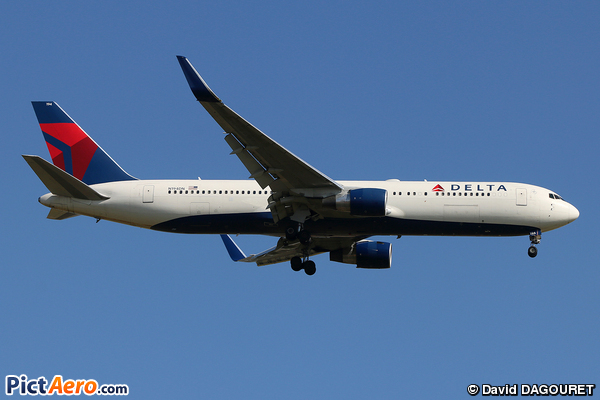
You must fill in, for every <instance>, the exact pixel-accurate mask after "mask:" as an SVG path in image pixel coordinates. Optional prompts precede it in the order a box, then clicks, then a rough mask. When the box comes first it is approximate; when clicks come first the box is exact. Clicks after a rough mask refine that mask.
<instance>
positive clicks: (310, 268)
mask: <svg viewBox="0 0 600 400" xmlns="http://www.w3.org/2000/svg"><path fill="white" fill-rule="evenodd" d="M304 272H306V275H314V274H315V272H317V265H316V264H315V262H314V261H310V260H308V261H306V262H305V263H304Z"/></svg>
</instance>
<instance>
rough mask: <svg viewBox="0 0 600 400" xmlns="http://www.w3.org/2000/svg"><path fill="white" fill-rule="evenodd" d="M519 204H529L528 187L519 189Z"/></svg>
mask: <svg viewBox="0 0 600 400" xmlns="http://www.w3.org/2000/svg"><path fill="white" fill-rule="evenodd" d="M517 205H518V206H526V205H527V189H517Z"/></svg>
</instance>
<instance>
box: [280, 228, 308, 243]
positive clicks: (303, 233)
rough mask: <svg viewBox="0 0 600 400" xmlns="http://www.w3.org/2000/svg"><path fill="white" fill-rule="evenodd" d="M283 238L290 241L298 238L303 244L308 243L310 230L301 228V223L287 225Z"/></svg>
mask: <svg viewBox="0 0 600 400" xmlns="http://www.w3.org/2000/svg"><path fill="white" fill-rule="evenodd" d="M285 238H286V239H287V240H288V241H290V242H291V241H292V240H296V239H298V241H299V242H300V243H302V244H304V245H309V244H310V242H312V238H311V236H310V232H309V231H307V230H306V229H302V225H298V226H294V225H291V226H288V227H287V228H286V230H285Z"/></svg>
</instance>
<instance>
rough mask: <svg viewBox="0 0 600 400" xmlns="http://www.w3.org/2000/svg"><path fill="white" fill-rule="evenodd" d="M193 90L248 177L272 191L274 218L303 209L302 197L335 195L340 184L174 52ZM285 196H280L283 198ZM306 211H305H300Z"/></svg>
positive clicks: (338, 190)
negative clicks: (246, 115) (231, 103)
mask: <svg viewBox="0 0 600 400" xmlns="http://www.w3.org/2000/svg"><path fill="white" fill-rule="evenodd" d="M177 59H178V60H179V64H180V65H181V69H182V70H183V73H184V75H185V77H186V79H187V81H188V84H189V86H190V89H191V90H192V93H193V94H194V96H195V97H196V99H197V100H198V101H199V102H200V104H202V106H203V107H204V108H205V109H206V111H208V113H209V114H210V115H211V116H212V117H213V118H214V120H215V121H216V122H217V123H218V124H219V125H220V126H221V128H223V130H224V131H225V134H226V136H225V141H226V142H227V143H228V144H229V146H230V147H231V150H232V152H231V154H235V155H237V156H238V158H239V159H240V161H242V163H243V164H244V166H245V167H246V169H248V172H249V173H250V178H253V179H255V180H256V181H257V182H258V183H259V184H260V186H261V187H263V188H265V187H267V186H269V187H270V188H271V190H272V191H273V192H274V193H273V196H272V198H271V199H270V200H271V202H270V205H269V207H270V208H271V211H272V212H273V217H274V219H275V222H277V221H278V220H279V219H282V218H285V217H286V216H291V214H293V213H294V212H296V211H297V210H298V209H303V208H304V209H306V206H305V204H306V201H305V200H303V199H302V198H305V197H316V198H324V197H328V196H332V195H336V194H338V193H340V192H341V191H342V190H343V187H342V186H341V185H339V184H338V183H336V182H335V181H334V180H333V179H331V178H329V177H327V176H326V175H324V174H323V173H321V172H319V171H318V170H317V169H315V168H313V167H311V166H310V165H309V164H307V163H306V162H304V161H303V160H302V159H300V158H298V157H297V156H295V155H294V154H292V153H291V152H289V151H288V150H287V149H285V148H284V147H283V146H281V145H280V144H278V143H277V142H275V141H274V140H273V139H271V138H270V137H268V136H267V135H265V134H264V133H262V132H261V131H260V130H258V129H257V128H255V127H254V126H252V124H250V123H249V122H248V121H246V120H245V119H243V118H242V117H240V116H239V115H238V114H237V113H236V112H235V111H233V110H232V109H230V108H229V107H227V106H226V105H225V104H223V102H222V101H221V99H219V98H218V97H217V96H216V95H215V94H214V92H213V91H212V90H211V89H210V88H209V87H208V85H207V84H206V82H204V80H203V79H202V77H201V76H200V74H198V72H197V71H196V70H195V69H194V67H193V66H192V64H191V63H190V62H189V61H188V59H187V58H185V57H182V56H177ZM284 198H285V199H286V200H283V199H284ZM302 215H305V213H302Z"/></svg>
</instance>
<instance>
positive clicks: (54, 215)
mask: <svg viewBox="0 0 600 400" xmlns="http://www.w3.org/2000/svg"><path fill="white" fill-rule="evenodd" d="M78 215H79V214H75V213H72V212H68V211H63V210H59V209H58V208H52V209H51V210H50V212H49V213H48V216H47V217H46V218H48V219H57V220H63V219H67V218H73V217H77V216H78Z"/></svg>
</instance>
